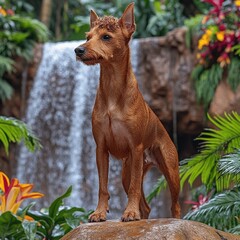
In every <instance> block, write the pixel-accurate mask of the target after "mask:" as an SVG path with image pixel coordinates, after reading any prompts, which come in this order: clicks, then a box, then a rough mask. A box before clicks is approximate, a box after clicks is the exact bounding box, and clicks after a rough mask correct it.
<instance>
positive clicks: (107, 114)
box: [75, 3, 180, 222]
mask: <svg viewBox="0 0 240 240" xmlns="http://www.w3.org/2000/svg"><path fill="white" fill-rule="evenodd" d="M133 11H134V4H133V3H131V4H130V5H128V7H127V8H126V10H125V11H124V13H123V15H122V17H121V18H120V19H117V18H114V17H111V16H105V17H102V18H100V17H98V16H97V14H96V13H95V12H94V11H91V14H90V23H91V29H90V31H89V32H88V33H87V42H86V43H84V44H82V45H80V46H79V47H77V48H76V49H75V52H76V58H77V60H80V61H82V62H83V63H85V64H87V65H93V64H100V83H99V87H98V90H97V94H96V100H95V105H94V109H93V112H92V130H93V136H94V139H95V142H96V160H97V168H98V174H99V200H98V206H97V208H96V210H95V212H94V213H92V214H91V215H90V217H89V221H90V222H98V221H105V220H106V212H107V211H108V200H109V193H108V187H107V185H108V169H109V154H112V155H114V156H115V157H116V158H118V159H121V160H122V161H123V167H122V183H123V187H124V189H125V191H126V193H127V196H128V204H127V207H126V209H125V211H124V213H123V215H122V221H132V220H139V219H141V218H148V215H149V212H150V208H149V206H148V204H147V202H146V200H145V197H144V193H143V178H144V175H145V173H146V172H147V170H148V169H149V168H150V167H151V166H157V167H158V168H159V170H160V171H161V172H162V173H163V174H164V176H165V178H166V180H167V182H168V185H169V188H170V192H171V198H172V208H171V210H172V215H173V217H176V218H179V217H180V207H179V203H178V197H179V189H180V184H179V168H178V154H177V151H176V148H175V146H174V144H173V142H172V141H171V139H170V137H169V135H168V133H167V132H166V130H165V128H164V127H163V125H162V124H161V122H160V121H159V119H158V118H157V116H156V115H155V114H154V113H153V111H152V110H151V109H150V108H149V107H148V105H147V104H146V102H145V101H144V99H143V96H142V94H141V93H140V91H139V89H138V84H137V81H136V78H135V76H134V73H133V70H132V66H131V61H130V49H129V41H130V39H131V36H132V34H133V33H134V31H135V22H134V14H133Z"/></svg>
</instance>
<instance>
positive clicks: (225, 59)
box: [217, 53, 230, 68]
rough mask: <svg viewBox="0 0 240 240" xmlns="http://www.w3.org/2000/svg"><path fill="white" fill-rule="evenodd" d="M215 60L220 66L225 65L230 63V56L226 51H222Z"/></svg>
mask: <svg viewBox="0 0 240 240" xmlns="http://www.w3.org/2000/svg"><path fill="white" fill-rule="evenodd" d="M217 61H218V62H219V63H220V67H222V68H223V67H225V66H226V65H228V64H229V63H230V58H229V56H228V54H227V53H223V54H222V55H221V56H220V57H218V59H217Z"/></svg>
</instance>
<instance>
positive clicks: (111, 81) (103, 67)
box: [99, 48, 136, 101]
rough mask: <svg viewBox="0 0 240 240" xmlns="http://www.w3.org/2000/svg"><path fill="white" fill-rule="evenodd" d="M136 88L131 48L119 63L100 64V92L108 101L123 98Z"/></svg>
mask: <svg viewBox="0 0 240 240" xmlns="http://www.w3.org/2000/svg"><path fill="white" fill-rule="evenodd" d="M135 86H136V80H135V77H134V73H133V70H132V65H131V58H130V49H129V48H127V49H126V51H125V52H124V54H122V56H121V57H120V58H119V59H118V60H117V61H113V62H111V61H109V62H106V63H101V64H100V85H99V91H100V93H101V95H102V97H104V99H105V100H106V101H108V100H109V99H115V100H117V99H119V98H121V97H123V96H124V95H125V94H126V93H127V92H129V91H130V90H132V87H135Z"/></svg>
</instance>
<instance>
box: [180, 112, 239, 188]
mask: <svg viewBox="0 0 240 240" xmlns="http://www.w3.org/2000/svg"><path fill="white" fill-rule="evenodd" d="M208 118H209V120H210V122H211V123H213V124H214V125H215V127H217V129H206V130H205V131H204V132H203V133H202V134H201V135H200V136H199V137H198V138H197V139H198V140H200V141H202V144H201V148H200V152H199V153H198V154H196V155H195V156H194V157H192V158H190V159H186V160H184V161H182V162H181V167H180V176H181V186H183V184H184V183H185V181H186V180H188V182H189V183H190V185H192V184H193V182H194V181H195V180H196V179H197V178H198V177H201V180H202V183H203V184H205V185H206V186H207V188H209V189H211V188H212V186H213V185H216V188H217V191H222V190H223V189H226V188H228V186H229V184H230V182H231V181H230V180H231V179H230V178H229V176H228V175H221V174H220V173H219V171H218V162H219V160H220V159H221V158H222V156H224V155H226V154H229V153H232V152H234V151H235V149H237V148H240V116H239V115H238V114H237V113H236V112H233V113H232V114H227V113H226V114H225V117H221V116H215V117H214V118H212V117H210V116H209V115H208Z"/></svg>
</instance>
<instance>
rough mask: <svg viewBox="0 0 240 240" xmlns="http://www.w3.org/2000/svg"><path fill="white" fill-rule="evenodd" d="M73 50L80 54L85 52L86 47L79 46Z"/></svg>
mask: <svg viewBox="0 0 240 240" xmlns="http://www.w3.org/2000/svg"><path fill="white" fill-rule="evenodd" d="M74 51H75V53H76V54H77V55H80V56H81V55H83V54H84V53H85V52H86V49H85V47H82V46H80V47H77V48H75V49H74Z"/></svg>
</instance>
